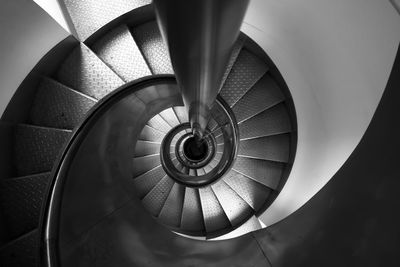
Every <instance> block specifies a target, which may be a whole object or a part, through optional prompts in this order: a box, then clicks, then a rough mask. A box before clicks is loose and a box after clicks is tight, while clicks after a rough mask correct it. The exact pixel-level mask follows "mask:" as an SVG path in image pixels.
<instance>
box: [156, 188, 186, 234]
mask: <svg viewBox="0 0 400 267" xmlns="http://www.w3.org/2000/svg"><path fill="white" fill-rule="evenodd" d="M184 199H185V186H183V185H181V184H178V183H175V184H174V186H173V187H172V189H171V192H170V193H169V196H168V198H167V200H166V201H165V204H164V206H163V208H162V209H161V212H160V215H159V216H158V217H159V218H160V220H161V221H162V222H163V223H165V224H167V225H171V226H173V227H177V228H178V227H179V226H180V225H181V217H182V208H183V201H184Z"/></svg>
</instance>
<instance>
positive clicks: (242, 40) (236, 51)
mask: <svg viewBox="0 0 400 267" xmlns="http://www.w3.org/2000/svg"><path fill="white" fill-rule="evenodd" d="M245 41H246V37H245V35H243V34H240V35H239V37H238V39H237V40H236V42H235V44H234V45H233V48H232V53H231V56H230V58H229V62H228V65H227V67H226V70H225V73H224V76H223V77H222V82H221V88H220V89H219V90H221V89H222V86H223V85H224V83H225V81H226V78H228V75H229V73H230V72H231V70H232V67H233V65H234V64H235V62H236V59H237V57H238V56H239V53H240V50H242V47H243V45H244V43H245Z"/></svg>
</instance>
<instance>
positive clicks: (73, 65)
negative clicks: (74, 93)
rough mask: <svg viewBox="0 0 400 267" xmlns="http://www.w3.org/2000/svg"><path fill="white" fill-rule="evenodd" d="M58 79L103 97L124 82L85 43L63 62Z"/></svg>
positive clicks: (87, 92)
mask: <svg viewBox="0 0 400 267" xmlns="http://www.w3.org/2000/svg"><path fill="white" fill-rule="evenodd" d="M56 77H57V80H58V81H60V82H61V83H63V84H65V85H67V86H69V87H71V88H72V89H75V90H78V91H80V92H82V93H84V94H86V95H89V96H91V97H94V98H96V99H101V98H103V97H104V96H105V95H107V94H108V93H110V92H112V91H113V90H115V89H117V88H118V87H120V86H121V85H123V84H124V81H123V80H122V79H121V78H119V76H118V75H117V74H115V72H113V71H112V70H111V69H110V68H109V67H108V66H107V65H106V64H105V63H104V62H103V61H101V60H100V59H99V58H98V57H97V56H96V55H95V54H94V53H93V52H92V51H91V50H90V49H89V48H88V47H86V46H85V45H84V44H83V43H81V44H80V45H78V46H77V47H76V48H75V49H74V50H73V51H72V52H71V54H70V55H69V56H68V57H67V59H66V60H65V61H64V62H63V63H62V65H61V66H60V68H59V70H58V72H57V75H56Z"/></svg>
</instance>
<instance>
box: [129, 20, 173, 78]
mask: <svg viewBox="0 0 400 267" xmlns="http://www.w3.org/2000/svg"><path fill="white" fill-rule="evenodd" d="M131 31H132V35H133V37H134V39H135V41H136V43H137V45H138V47H139V48H140V50H141V51H142V54H143V56H144V57H145V59H146V61H147V64H148V65H149V67H150V69H151V71H152V73H153V74H173V73H174V72H173V69H172V65H171V59H170V57H169V53H168V50H167V47H166V46H165V43H164V41H163V39H162V36H161V33H160V30H159V29H158V26H157V23H156V22H155V21H150V22H147V23H144V24H142V25H139V26H137V27H135V28H133V29H131Z"/></svg>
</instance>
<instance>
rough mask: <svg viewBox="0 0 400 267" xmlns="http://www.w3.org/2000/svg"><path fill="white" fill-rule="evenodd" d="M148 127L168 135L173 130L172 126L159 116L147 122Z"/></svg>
mask: <svg viewBox="0 0 400 267" xmlns="http://www.w3.org/2000/svg"><path fill="white" fill-rule="evenodd" d="M147 125H149V126H150V127H152V128H154V129H157V130H159V131H161V132H163V133H168V131H169V130H171V129H172V128H171V126H170V125H169V124H168V123H167V122H166V121H165V120H164V119H163V118H162V117H161V116H160V115H158V114H157V115H155V116H154V117H153V118H151V119H150V120H149V121H148V122H147Z"/></svg>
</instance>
